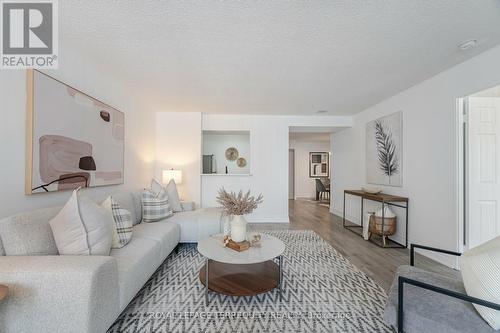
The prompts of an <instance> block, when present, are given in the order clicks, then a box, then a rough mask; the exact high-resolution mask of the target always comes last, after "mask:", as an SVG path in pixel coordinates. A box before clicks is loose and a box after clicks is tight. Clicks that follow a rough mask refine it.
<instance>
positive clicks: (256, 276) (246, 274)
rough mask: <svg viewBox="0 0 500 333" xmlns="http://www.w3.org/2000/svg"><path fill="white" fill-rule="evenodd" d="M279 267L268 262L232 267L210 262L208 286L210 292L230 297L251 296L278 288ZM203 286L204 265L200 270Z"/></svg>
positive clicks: (272, 262)
mask: <svg viewBox="0 0 500 333" xmlns="http://www.w3.org/2000/svg"><path fill="white" fill-rule="evenodd" d="M279 275H280V273H279V266H278V264H276V263H275V262H274V261H272V260H269V261H265V262H263V263H259V264H248V265H234V264H224V263H220V262H217V261H213V260H210V263H209V268H208V281H209V282H208V284H209V289H210V290H211V291H215V292H217V293H220V294H224V295H230V296H253V295H257V294H261V293H265V292H267V291H270V290H272V289H274V288H277V287H279V279H280V276H279ZM200 281H201V283H203V285H205V265H203V267H202V268H201V270H200Z"/></svg>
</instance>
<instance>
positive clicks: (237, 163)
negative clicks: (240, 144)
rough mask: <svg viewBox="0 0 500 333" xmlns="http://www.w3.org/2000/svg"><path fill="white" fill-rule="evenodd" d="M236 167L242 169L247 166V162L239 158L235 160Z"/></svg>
mask: <svg viewBox="0 0 500 333" xmlns="http://www.w3.org/2000/svg"><path fill="white" fill-rule="evenodd" d="M236 165H237V166H239V167H240V168H244V167H245V166H246V165H247V160H245V158H244V157H240V158H238V159H237V160H236Z"/></svg>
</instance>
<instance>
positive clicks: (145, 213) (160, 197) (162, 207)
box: [141, 189, 173, 223]
mask: <svg viewBox="0 0 500 333" xmlns="http://www.w3.org/2000/svg"><path fill="white" fill-rule="evenodd" d="M141 203H142V221H143V222H146V223H149V222H158V221H160V220H163V219H165V218H167V217H169V216H171V215H172V213H173V212H172V209H171V208H170V205H169V203H168V195H167V192H166V191H165V189H162V190H160V192H158V193H154V192H153V191H152V190H147V189H146V190H144V191H142V201H141Z"/></svg>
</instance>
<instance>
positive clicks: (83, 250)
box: [49, 190, 113, 256]
mask: <svg viewBox="0 0 500 333" xmlns="http://www.w3.org/2000/svg"><path fill="white" fill-rule="evenodd" d="M49 224H50V227H51V229H52V233H53V235H54V239H55V241H56V245H57V249H58V251H59V253H60V254H63V255H106V256H107V255H109V250H110V249H111V242H112V237H113V217H112V215H111V214H110V213H109V212H108V211H106V209H104V208H102V207H100V206H98V205H97V204H96V203H95V202H93V201H92V200H90V199H89V198H87V197H84V196H80V195H79V190H75V191H73V193H72V195H71V197H70V199H69V200H68V202H67V203H66V205H64V207H63V208H62V209H61V211H60V212H59V213H58V214H57V215H56V216H55V217H54V218H53V219H52V220H50V222H49Z"/></svg>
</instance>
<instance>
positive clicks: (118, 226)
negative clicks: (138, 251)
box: [102, 197, 133, 249]
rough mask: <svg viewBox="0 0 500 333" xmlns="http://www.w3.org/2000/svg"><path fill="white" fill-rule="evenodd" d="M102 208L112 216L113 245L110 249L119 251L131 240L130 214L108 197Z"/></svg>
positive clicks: (131, 225) (131, 223) (131, 224)
mask: <svg viewBox="0 0 500 333" xmlns="http://www.w3.org/2000/svg"><path fill="white" fill-rule="evenodd" d="M102 206H103V207H104V208H106V209H107V210H108V211H109V212H110V213H111V215H112V216H113V221H114V222H115V223H114V228H113V243H112V245H111V248H112V249H121V248H122V247H124V246H125V245H127V244H128V242H130V239H132V229H133V228H132V227H133V222H132V214H130V212H129V211H128V210H126V209H123V208H122V207H121V206H120V205H119V204H118V203H117V202H116V201H115V200H113V197H108V198H107V199H106V200H104V202H103V204H102Z"/></svg>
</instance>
